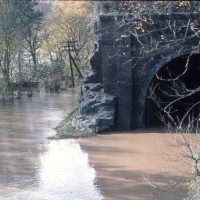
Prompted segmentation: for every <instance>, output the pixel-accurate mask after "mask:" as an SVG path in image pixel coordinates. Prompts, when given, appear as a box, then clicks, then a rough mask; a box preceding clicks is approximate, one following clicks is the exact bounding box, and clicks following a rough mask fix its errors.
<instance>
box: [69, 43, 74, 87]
mask: <svg viewBox="0 0 200 200" xmlns="http://www.w3.org/2000/svg"><path fill="white" fill-rule="evenodd" d="M67 47H68V55H69V64H70V71H71V78H72V87H75V83H74V72H73V68H72V59H71V50H70V43H69V40H68V41H67Z"/></svg>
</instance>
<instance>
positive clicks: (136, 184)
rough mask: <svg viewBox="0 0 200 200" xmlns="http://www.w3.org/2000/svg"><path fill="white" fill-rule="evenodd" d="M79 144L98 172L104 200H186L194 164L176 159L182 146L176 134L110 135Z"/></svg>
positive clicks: (89, 139)
mask: <svg viewBox="0 0 200 200" xmlns="http://www.w3.org/2000/svg"><path fill="white" fill-rule="evenodd" d="M150 132H151V131H150ZM176 139H177V137H176ZM78 142H79V143H80V145H81V148H82V149H83V150H84V151H86V152H87V153H88V155H89V162H90V165H92V166H94V168H95V170H96V172H97V185H99V187H100V189H101V191H102V193H103V195H104V197H105V198H104V199H105V200H122V199H123V200H183V198H185V197H187V193H188V186H189V184H188V183H186V182H185V181H187V180H188V179H189V177H190V172H191V163H190V161H187V160H185V159H182V160H177V152H181V151H182V147H181V146H180V145H178V144H177V140H176V141H175V136H174V135H173V136H172V135H170V134H167V133H160V132H157V133H155V132H151V133H147V132H140V133H139V134H136V133H132V132H126V133H123V134H122V133H120V134H118V133H110V134H108V135H99V136H97V137H93V138H87V139H84V138H83V139H78ZM176 183H179V184H176ZM173 184H174V185H175V186H173V187H172V188H171V189H168V188H169V187H171V185H173ZM162 190H163V191H162ZM164 190H167V191H164Z"/></svg>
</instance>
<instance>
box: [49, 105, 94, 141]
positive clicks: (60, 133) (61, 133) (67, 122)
mask: <svg viewBox="0 0 200 200" xmlns="http://www.w3.org/2000/svg"><path fill="white" fill-rule="evenodd" d="M77 114H78V108H76V109H74V110H73V111H72V112H71V113H69V114H68V116H67V117H66V118H65V119H64V120H63V121H61V123H60V124H59V125H58V126H57V127H56V128H55V129H56V132H57V134H56V135H54V136H50V137H49V139H65V138H81V137H90V136H94V135H96V133H90V132H88V131H80V130H76V129H75V128H74V127H73V126H72V119H73V118H74V117H76V116H77Z"/></svg>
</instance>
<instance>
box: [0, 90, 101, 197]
mask: <svg viewBox="0 0 200 200" xmlns="http://www.w3.org/2000/svg"><path fill="white" fill-rule="evenodd" d="M77 102H78V101H77V95H76V94H75V93H73V92H71V93H68V94H60V95H40V96H37V97H32V98H29V99H27V98H24V99H21V100H16V101H15V102H14V103H11V102H10V103H6V104H0V200H90V199H91V200H100V199H102V195H101V193H100V192H99V189H98V187H97V186H96V185H95V180H96V179H95V177H96V172H95V170H94V168H92V167H91V166H90V165H89V163H88V154H87V153H86V152H84V151H83V150H82V149H81V148H80V145H79V144H78V143H77V142H76V141H75V140H60V141H53V140H48V139H47V137H48V136H50V135H52V134H55V130H53V128H54V127H56V126H57V125H58V123H59V122H60V121H61V119H62V117H63V116H64V115H66V114H67V113H69V112H70V111H71V110H72V109H73V108H74V107H75V106H76V105H77Z"/></svg>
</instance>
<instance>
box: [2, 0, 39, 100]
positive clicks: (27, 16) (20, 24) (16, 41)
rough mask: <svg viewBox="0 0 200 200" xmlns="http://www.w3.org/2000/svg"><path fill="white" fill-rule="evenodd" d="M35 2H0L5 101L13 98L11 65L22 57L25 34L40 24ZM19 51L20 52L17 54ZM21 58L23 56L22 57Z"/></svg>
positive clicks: (22, 0) (29, 0) (11, 0)
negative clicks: (17, 58) (18, 57)
mask: <svg viewBox="0 0 200 200" xmlns="http://www.w3.org/2000/svg"><path fill="white" fill-rule="evenodd" d="M36 6H37V2H36V1H35V0H20V1H13V0H1V1H0V69H1V72H2V74H3V77H2V80H3V82H4V87H3V89H4V91H3V95H4V100H7V99H9V98H12V89H13V88H12V81H11V77H12V70H13V67H12V68H11V65H14V64H13V61H14V60H15V58H16V55H18V56H19V55H20V54H21V53H20V52H21V48H18V47H19V46H21V45H24V44H23V39H22V38H23V36H24V33H28V32H29V33H30V29H31V28H32V29H33V27H35V26H36V24H38V19H41V16H42V15H41V13H39V12H37V11H35V7H36ZM17 49H18V50H20V51H18V52H17ZM20 56H21V55H20Z"/></svg>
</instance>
